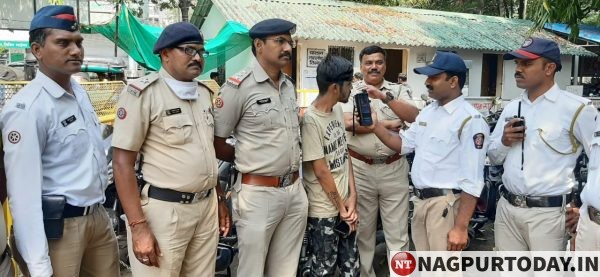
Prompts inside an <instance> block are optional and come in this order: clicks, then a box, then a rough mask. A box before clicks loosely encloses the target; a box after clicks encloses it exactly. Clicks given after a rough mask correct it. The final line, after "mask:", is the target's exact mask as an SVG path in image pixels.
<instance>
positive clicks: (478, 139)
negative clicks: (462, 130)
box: [473, 133, 485, 149]
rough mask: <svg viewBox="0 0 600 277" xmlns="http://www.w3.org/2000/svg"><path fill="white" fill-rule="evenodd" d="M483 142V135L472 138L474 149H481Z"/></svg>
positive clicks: (479, 134) (478, 134)
mask: <svg viewBox="0 0 600 277" xmlns="http://www.w3.org/2000/svg"><path fill="white" fill-rule="evenodd" d="M484 140H485V136H484V135H483V133H477V134H475V135H474V136H473V143H474V144H475V149H481V148H483V141H484Z"/></svg>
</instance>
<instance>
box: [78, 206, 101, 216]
mask: <svg viewBox="0 0 600 277" xmlns="http://www.w3.org/2000/svg"><path fill="white" fill-rule="evenodd" d="M97 208H98V204H93V205H90V206H87V207H84V208H83V214H82V216H86V215H90V214H93V213H94V211H96V209H97Z"/></svg>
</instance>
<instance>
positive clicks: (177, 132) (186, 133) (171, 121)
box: [163, 114, 193, 145]
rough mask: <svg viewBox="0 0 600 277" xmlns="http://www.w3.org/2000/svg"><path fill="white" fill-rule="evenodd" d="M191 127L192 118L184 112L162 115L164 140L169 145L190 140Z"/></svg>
mask: <svg viewBox="0 0 600 277" xmlns="http://www.w3.org/2000/svg"><path fill="white" fill-rule="evenodd" d="M192 128H193V123H192V120H190V118H189V117H188V116H187V115H185V114H179V115H171V116H165V117H163V129H164V132H165V133H164V134H165V140H166V141H167V143H169V144H171V145H182V144H184V143H186V142H190V141H192Z"/></svg>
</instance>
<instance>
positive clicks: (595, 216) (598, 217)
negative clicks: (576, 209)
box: [588, 205, 600, 225]
mask: <svg viewBox="0 0 600 277" xmlns="http://www.w3.org/2000/svg"><path fill="white" fill-rule="evenodd" d="M588 214H589V215H590V220H591V221H593V222H595V223H596V224H598V225H600V211H599V210H597V209H596V208H594V207H592V206H591V205H588Z"/></svg>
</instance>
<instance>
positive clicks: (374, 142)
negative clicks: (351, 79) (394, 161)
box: [342, 80, 412, 158]
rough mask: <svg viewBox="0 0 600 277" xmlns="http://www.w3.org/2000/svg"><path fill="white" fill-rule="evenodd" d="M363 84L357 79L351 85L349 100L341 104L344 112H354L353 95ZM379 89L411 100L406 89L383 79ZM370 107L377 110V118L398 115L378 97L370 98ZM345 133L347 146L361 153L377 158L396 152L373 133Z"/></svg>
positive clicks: (387, 118) (395, 117)
mask: <svg viewBox="0 0 600 277" xmlns="http://www.w3.org/2000/svg"><path fill="white" fill-rule="evenodd" d="M365 86H366V84H365V82H364V81H358V83H356V84H354V85H353V87H354V89H353V90H352V93H351V94H350V100H349V101H348V103H345V104H343V105H342V107H343V110H344V112H345V113H353V112H354V95H356V94H357V93H361V92H362V88H364V87H365ZM379 89H380V90H381V91H382V92H383V93H387V92H388V91H389V92H391V93H392V94H393V95H394V97H395V98H396V99H403V100H406V101H408V102H410V103H412V100H411V99H410V96H408V94H407V93H406V90H401V89H400V86H399V85H396V84H392V83H390V82H388V81H385V80H384V81H383V83H382V84H381V87H379ZM371 107H372V108H373V110H375V111H376V112H377V118H378V119H379V120H394V119H398V116H397V115H396V114H395V113H394V111H392V109H390V107H388V105H386V104H384V103H383V102H382V101H381V100H379V99H371ZM346 135H347V137H348V147H349V148H350V149H352V150H353V151H354V152H357V153H359V154H361V155H364V156H368V157H377V158H379V157H387V156H391V155H394V154H395V153H396V152H395V151H394V150H392V149H390V148H389V147H387V146H385V144H383V142H381V141H380V140H379V139H378V138H377V136H376V135H375V134H373V133H369V134H356V135H354V136H353V135H352V131H349V132H347V134H346Z"/></svg>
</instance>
